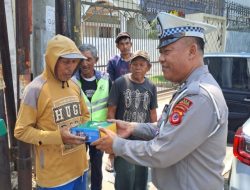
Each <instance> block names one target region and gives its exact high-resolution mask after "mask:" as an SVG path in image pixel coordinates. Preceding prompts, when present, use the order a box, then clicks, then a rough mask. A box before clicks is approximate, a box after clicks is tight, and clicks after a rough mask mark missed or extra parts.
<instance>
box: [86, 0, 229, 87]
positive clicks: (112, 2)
mask: <svg viewBox="0 0 250 190" xmlns="http://www.w3.org/2000/svg"><path fill="white" fill-rule="evenodd" d="M81 2H82V3H81V13H82V23H81V24H82V31H83V34H82V36H83V43H90V44H93V45H95V46H96V47H97V50H98V53H99V62H98V64H97V65H96V67H97V68H98V70H102V71H106V66H107V63H108V60H109V59H110V58H111V57H113V56H114V55H115V54H118V53H119V51H118V49H117V48H116V44H115V37H116V36H117V34H118V33H119V32H121V31H127V32H129V33H130V35H131V37H132V43H133V48H132V51H136V50H140V49H141V50H145V51H148V52H149V54H150V58H151V61H152V68H151V70H150V71H149V72H148V74H147V75H148V77H149V78H150V79H151V80H152V81H153V82H154V83H155V84H156V86H157V91H158V92H161V91H166V90H169V89H172V88H173V87H174V86H175V85H173V84H172V83H171V82H168V81H165V80H164V79H163V76H162V71H161V66H160V64H159V62H158V57H159V52H158V50H157V46H158V38H157V35H156V30H155V22H154V20H153V19H154V18H155V16H156V14H157V12H159V11H162V10H163V9H164V10H165V11H166V12H170V11H177V13H178V12H179V13H184V14H187V13H188V14H189V13H197V12H200V13H209V14H214V15H217V16H221V14H222V12H223V10H224V6H223V5H224V4H223V2H224V0H219V1H218V0H206V1H202V0H197V1H192V2H191V3H190V2H189V1H188V2H189V3H187V1H186V0H168V1H163V0H82V1H81ZM204 7H205V8H204ZM194 8H195V9H194ZM217 18H219V17H216V19H217ZM203 20H205V21H206V22H208V23H211V21H212V23H211V24H214V23H213V22H214V20H215V19H214V18H212V19H210V17H207V16H206V15H205V16H203ZM210 20H211V21H210ZM223 22H224V21H223V20H222V21H221V20H218V19H217V20H216V22H215V24H216V25H217V26H220V29H219V30H218V31H219V32H217V33H215V34H212V35H210V36H209V38H210V39H209V38H208V39H207V41H208V42H209V41H210V44H211V46H212V48H213V49H214V50H215V51H223V43H224V42H223V39H224V38H223V36H222V34H223V32H220V31H224V30H225V25H224V24H223ZM223 26H224V28H223ZM208 45H209V43H208ZM212 48H210V50H211V49H212ZM210 50H209V51H210Z"/></svg>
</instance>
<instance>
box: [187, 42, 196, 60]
mask: <svg viewBox="0 0 250 190" xmlns="http://www.w3.org/2000/svg"><path fill="white" fill-rule="evenodd" d="M188 51H189V52H188V53H189V58H190V59H193V58H194V57H195V56H196V54H197V52H198V46H197V44H196V43H192V44H190V46H189V50H188Z"/></svg>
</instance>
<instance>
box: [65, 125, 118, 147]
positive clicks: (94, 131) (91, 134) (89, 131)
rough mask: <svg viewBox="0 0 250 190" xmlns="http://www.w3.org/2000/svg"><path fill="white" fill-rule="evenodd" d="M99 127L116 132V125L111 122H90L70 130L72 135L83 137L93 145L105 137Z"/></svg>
mask: <svg viewBox="0 0 250 190" xmlns="http://www.w3.org/2000/svg"><path fill="white" fill-rule="evenodd" d="M98 127H104V128H107V129H110V130H112V131H114V132H116V125H115V123H110V122H106V121H103V122H97V121H88V122H86V123H84V124H81V125H79V126H76V127H72V128H71V129H70V133H71V134H73V135H76V136H81V137H85V138H86V142H89V143H92V142H94V141H96V140H97V139H99V138H100V136H103V135H104V134H103V133H101V134H100V132H99V128H98Z"/></svg>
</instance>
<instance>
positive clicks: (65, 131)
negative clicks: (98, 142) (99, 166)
mask: <svg viewBox="0 0 250 190" xmlns="http://www.w3.org/2000/svg"><path fill="white" fill-rule="evenodd" d="M69 129H70V128H69V127H62V128H60V132H61V137H62V141H63V143H64V144H75V145H80V144H83V143H85V137H80V136H76V135H72V134H71V133H70V131H69Z"/></svg>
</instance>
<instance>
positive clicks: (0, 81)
mask: <svg viewBox="0 0 250 190" xmlns="http://www.w3.org/2000/svg"><path fill="white" fill-rule="evenodd" d="M5 87H6V86H5V82H4V79H3V67H2V64H0V90H3V89H4V88H5Z"/></svg>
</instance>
